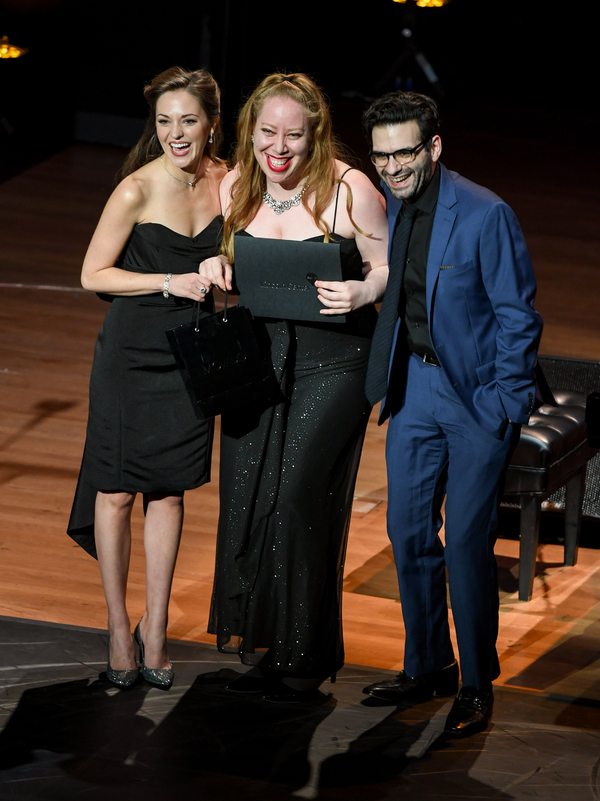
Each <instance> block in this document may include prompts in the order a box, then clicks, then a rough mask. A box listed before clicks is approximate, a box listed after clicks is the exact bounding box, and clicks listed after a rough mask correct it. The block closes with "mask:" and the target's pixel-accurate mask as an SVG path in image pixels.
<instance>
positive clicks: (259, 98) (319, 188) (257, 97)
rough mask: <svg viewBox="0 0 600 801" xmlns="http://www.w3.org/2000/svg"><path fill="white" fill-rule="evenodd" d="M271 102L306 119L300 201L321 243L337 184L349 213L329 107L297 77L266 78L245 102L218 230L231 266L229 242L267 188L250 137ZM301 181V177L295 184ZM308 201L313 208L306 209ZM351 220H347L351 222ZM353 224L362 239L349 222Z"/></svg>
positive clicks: (255, 209)
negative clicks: (233, 174)
mask: <svg viewBox="0 0 600 801" xmlns="http://www.w3.org/2000/svg"><path fill="white" fill-rule="evenodd" d="M273 97H288V98H291V99H292V100H295V101H296V102H297V103H299V104H300V105H301V106H302V108H303V109H304V111H305V113H306V116H307V119H308V124H309V129H310V135H311V145H310V150H309V154H308V160H307V162H306V166H305V169H304V176H307V177H308V186H307V190H306V192H305V193H304V195H303V197H302V204H303V206H304V207H305V208H306V210H307V211H308V212H309V214H311V216H312V217H313V219H314V221H315V224H316V225H317V227H318V228H319V229H320V230H321V231H323V234H324V235H325V242H329V241H330V235H331V231H330V228H329V225H328V224H327V223H326V222H325V220H323V218H322V215H323V213H324V211H325V209H326V208H327V206H328V205H329V203H330V202H331V198H332V197H333V192H334V187H335V185H336V184H339V183H344V185H345V186H346V187H347V190H348V191H347V197H346V206H347V208H348V213H349V214H350V212H351V209H352V192H351V190H350V187H349V186H348V184H347V183H346V182H345V181H340V180H339V179H338V178H336V176H335V159H336V158H338V157H339V156H340V155H341V148H340V146H339V144H338V143H337V141H336V140H335V138H334V136H333V133H332V128H331V116H330V114H329V107H328V104H327V101H326V99H325V97H324V96H323V94H322V92H321V90H320V89H319V87H318V86H317V85H316V84H315V83H314V82H313V81H312V80H311V79H310V78H309V77H308V76H307V75H304V74H303V73H301V72H296V73H291V74H289V75H285V74H283V73H274V74H273V75H268V76H267V77H266V78H264V80H262V81H261V82H260V84H259V85H258V86H257V87H256V89H255V90H254V91H253V92H252V94H251V95H250V97H249V98H248V99H247V100H246V102H245V103H244V106H243V107H242V110H241V111H240V113H239V116H238V121H237V146H236V149H235V153H234V159H233V160H234V163H235V165H236V167H237V169H238V176H237V178H236V179H235V181H234V183H233V185H232V187H231V205H230V208H229V213H228V215H227V219H226V220H225V223H224V227H223V248H222V249H223V253H224V254H225V255H226V256H227V258H228V259H229V260H230V261H231V262H232V263H233V260H234V253H233V237H234V235H235V233H236V232H237V231H241V230H243V229H244V228H246V226H247V225H248V224H249V223H250V222H251V221H252V220H253V219H254V217H255V216H256V213H257V212H258V209H259V208H260V204H261V202H262V197H263V193H264V191H265V188H266V176H265V174H264V173H263V171H262V170H261V168H260V166H259V164H258V162H257V161H256V159H255V157H254V150H253V145H252V133H253V132H254V127H255V125H256V120H257V119H258V116H259V114H260V112H261V110H262V108H263V106H264V104H265V103H266V101H267V100H270V99H271V98H273ZM304 176H300V180H302V177H304ZM311 199H312V200H313V203H312V208H311V207H310V206H309V200H311ZM350 219H351V220H352V216H350ZM352 224H353V225H354V227H355V228H356V229H357V230H358V231H359V232H360V233H362V231H360V229H359V228H358V227H357V226H356V224H355V223H354V221H353V220H352Z"/></svg>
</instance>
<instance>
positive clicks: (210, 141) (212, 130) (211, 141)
mask: <svg viewBox="0 0 600 801" xmlns="http://www.w3.org/2000/svg"><path fill="white" fill-rule="evenodd" d="M214 132H215V129H214V128H211V129H210V136H209V137H208V143H209V145H212V143H213V133H214Z"/></svg>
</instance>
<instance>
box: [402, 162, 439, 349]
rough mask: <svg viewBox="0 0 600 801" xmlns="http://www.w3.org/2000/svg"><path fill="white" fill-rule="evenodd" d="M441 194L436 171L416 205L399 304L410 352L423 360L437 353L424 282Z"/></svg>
mask: <svg viewBox="0 0 600 801" xmlns="http://www.w3.org/2000/svg"><path fill="white" fill-rule="evenodd" d="M439 191H440V170H439V169H438V168H437V167H436V170H435V172H434V173H433V178H432V179H431V181H430V182H429V183H428V185H427V187H426V188H425V191H424V192H423V194H422V195H421V197H420V198H419V199H418V200H417V201H416V202H415V203H414V205H415V206H416V208H417V209H418V211H417V214H416V216H415V221H414V223H413V227H412V232H411V235H410V240H409V243H408V253H407V257H406V265H405V267H404V278H403V282H402V293H401V296H400V304H399V312H400V316H401V317H402V325H403V328H404V331H405V332H406V341H407V344H408V348H409V350H411V351H413V352H414V353H418V354H419V355H420V356H423V355H424V354H427V355H428V356H433V357H435V351H434V350H433V345H432V344H431V338H430V336H429V325H428V322H427V300H426V294H425V281H426V275H427V257H428V256H429V244H430V242H431V231H432V228H433V218H434V215H435V209H436V206H437V201H438V194H439Z"/></svg>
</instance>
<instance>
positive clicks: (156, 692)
mask: <svg viewBox="0 0 600 801" xmlns="http://www.w3.org/2000/svg"><path fill="white" fill-rule="evenodd" d="M0 640H1V641H2V645H3V648H2V657H1V658H0V671H1V675H2V679H1V680H0V681H1V685H2V696H3V700H2V704H1V705H0V726H2V727H3V731H2V732H1V733H0V754H1V756H0V798H2V799H28V800H29V801H32V800H33V799H61V801H75V799H87V800H88V801H105V799H111V801H121V800H122V801H137V800H138V799H139V801H171V800H173V801H175V799H177V801H180V799H185V798H202V799H206V800H207V801H208V800H209V799H215V801H217V799H218V801H226V800H227V799H232V801H233V799H236V801H244V800H245V799H261V801H267V800H269V799H273V801H275V800H276V799H277V800H278V799H286V798H317V797H318V798H320V799H359V798H360V799H396V798H398V799H399V798H410V799H411V801H420V800H421V799H422V800H423V801H424V800H425V799H431V801H439V799H461V801H462V799H471V798H472V799H475V798H495V799H509V798H510V799H530V798H543V799H544V801H554V800H556V801H564V799H565V798H568V799H569V801H584V799H585V801H588V799H590V801H593V799H597V798H599V797H600V777H599V767H600V758H599V756H598V755H599V754H600V704H599V703H592V702H586V701H583V700H582V699H576V698H572V697H568V696H557V695H555V694H550V693H533V692H527V691H524V690H517V689H508V688H507V687H502V688H500V689H497V690H496V703H495V713H494V719H493V725H492V726H491V728H490V729H489V730H488V731H487V732H485V733H483V734H479V735H475V736H473V737H470V738H468V739H466V740H462V741H461V740H452V739H447V738H445V737H444V735H443V733H442V730H443V725H444V720H445V716H446V714H447V712H448V710H449V707H450V705H451V699H439V700H435V701H431V702H428V703H425V704H420V705H418V706H415V707H413V708H412V709H401V708H398V707H396V706H382V705H379V704H378V703H377V702H375V701H374V700H373V699H368V698H367V697H366V696H365V695H363V694H362V692H361V690H362V687H363V686H365V685H366V684H369V683H370V682H371V681H373V680H374V678H375V677H376V676H379V675H381V671H375V670H373V668H370V667H359V666H356V665H347V666H346V667H345V668H344V669H343V670H342V671H341V672H340V674H339V676H338V680H337V682H336V683H335V684H333V685H330V684H325V685H324V686H323V689H324V690H325V691H326V692H331V696H330V697H329V698H325V697H324V699H323V700H324V702H323V703H322V704H318V705H314V706H309V705H299V704H296V705H293V704H292V705H290V704H272V703H271V704H269V703H267V702H264V701H261V700H260V699H258V698H256V697H246V698H241V697H239V696H236V695H234V694H232V693H229V692H227V691H226V690H225V684H226V683H227V681H230V680H231V679H232V678H234V677H235V676H236V674H238V673H239V671H240V666H239V663H238V662H237V660H232V658H231V657H227V656H224V655H222V654H219V653H218V652H216V650H215V649H214V648H211V647H210V646H206V645H201V644H198V643H190V642H181V641H172V642H171V643H170V652H171V656H172V660H173V663H174V667H175V670H176V679H175V683H174V685H173V687H172V688H171V690H170V691H169V692H164V691H162V690H160V689H157V688H153V687H151V686H150V685H148V684H146V683H144V682H140V683H139V684H138V685H136V686H134V687H133V688H131V689H129V690H120V689H117V688H116V687H114V686H113V685H111V684H110V683H109V682H108V681H107V680H106V675H105V673H104V672H103V671H104V670H105V660H106V635H105V633H104V632H101V631H95V630H93V629H81V628H77V627H72V626H50V625H48V624H45V623H38V622H35V621H20V620H15V619H10V618H0Z"/></svg>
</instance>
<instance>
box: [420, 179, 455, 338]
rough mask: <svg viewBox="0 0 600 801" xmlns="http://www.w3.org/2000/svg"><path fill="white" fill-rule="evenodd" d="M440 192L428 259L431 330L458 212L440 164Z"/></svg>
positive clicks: (451, 186) (452, 192)
mask: <svg viewBox="0 0 600 801" xmlns="http://www.w3.org/2000/svg"><path fill="white" fill-rule="evenodd" d="M440 169H441V171H442V172H441V175H440V191H439V195H438V202H437V208H436V210H435V217H434V218H433V228H432V230H431V242H430V245H429V256H428V258H427V279H426V295H427V315H428V319H429V328H430V330H431V319H432V315H431V313H432V298H433V296H434V291H435V286H436V284H437V280H438V277H439V274H440V265H441V264H442V260H443V258H444V253H445V252H446V248H447V247H448V242H449V240H450V236H451V234H452V229H453V228H454V222H455V220H456V212H454V211H452V206H454V205H455V204H456V190H455V188H454V183H453V181H452V178H451V176H450V174H449V172H448V170H447V169H446V168H445V167H444V166H443V164H440Z"/></svg>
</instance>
